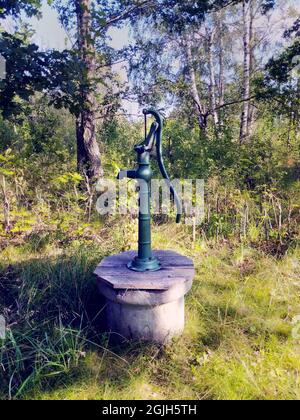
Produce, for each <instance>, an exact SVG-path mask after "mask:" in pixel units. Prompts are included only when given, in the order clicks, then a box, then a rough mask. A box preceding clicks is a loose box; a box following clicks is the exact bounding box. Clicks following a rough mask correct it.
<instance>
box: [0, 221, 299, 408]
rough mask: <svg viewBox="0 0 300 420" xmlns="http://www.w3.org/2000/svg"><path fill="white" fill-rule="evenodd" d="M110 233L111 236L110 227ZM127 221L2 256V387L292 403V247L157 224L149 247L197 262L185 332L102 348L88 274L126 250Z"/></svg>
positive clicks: (43, 395) (295, 288)
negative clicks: (278, 251) (275, 251)
mask: <svg viewBox="0 0 300 420" xmlns="http://www.w3.org/2000/svg"><path fill="white" fill-rule="evenodd" d="M112 231H113V232H114V235H113V239H112V238H111V236H110V232H112ZM134 241H135V228H134V227H132V229H128V226H126V227H124V226H123V225H122V226H118V228H117V227H116V226H114V227H109V226H108V227H107V228H101V230H99V232H97V231H96V237H95V238H93V239H90V240H87V239H84V240H83V239H78V238H77V239H75V240H71V239H70V240H69V241H67V244H62V243H60V242H58V241H57V240H55V238H54V239H53V238H52V239H51V240H50V239H49V240H44V239H43V241H42V242H41V243H39V240H38V239H37V237H36V236H34V237H33V238H31V239H30V238H29V239H27V241H26V242H25V243H24V244H21V245H20V244H19V245H16V246H12V245H10V246H7V247H6V248H5V249H3V250H2V251H1V253H0V276H1V277H0V292H1V294H0V313H3V314H4V315H5V317H6V319H7V320H8V324H9V330H8V334H7V338H6V340H5V341H3V342H2V344H1V342H0V346H1V345H2V347H0V379H1V380H0V393H1V397H2V398H22V399H32V398H33V399H131V398H136V399H217V400H218V399H232V400H237V399H239V400H240V399H242V400H248V399H250V400H251V399H261V400H264V399H292V400H294V399H299V398H300V358H299V351H300V340H298V339H297V336H295V334H294V335H293V334H292V331H293V328H294V327H295V326H294V325H293V322H292V321H293V319H294V317H295V316H297V315H299V314H300V304H299V291H300V280H299V279H300V263H299V261H300V259H299V257H300V250H299V249H297V248H295V249H291V250H290V251H289V253H288V254H287V255H286V256H285V257H284V258H282V259H280V260H278V259H275V258H274V257H271V256H268V255H266V254H264V253H261V252H259V251H258V250H257V249H252V248H250V247H248V246H246V245H241V244H237V243H236V244H234V243H230V242H224V243H214V244H213V243H208V242H205V241H201V240H199V241H198V242H196V243H192V242H191V236H190V234H189V232H188V231H187V230H185V228H180V227H173V225H172V226H170V225H162V226H159V227H156V228H155V233H154V244H155V247H156V248H158V247H159V248H161V249H170V248H171V249H174V250H178V251H180V252H182V253H184V254H186V255H188V256H190V257H192V258H193V259H194V262H195V265H196V269H197V270H196V271H197V275H196V278H195V282H194V286H193V289H192V291H191V292H190V294H189V295H188V296H187V299H186V309H187V315H186V318H187V323H186V329H185V333H184V335H183V336H182V337H180V338H178V339H176V340H174V342H173V343H172V344H169V345H167V346H166V347H159V346H155V345H143V344H141V343H125V345H124V346H122V347H120V348H114V347H112V346H111V345H110V344H109V336H108V334H107V333H105V331H103V312H102V309H103V305H104V303H103V301H101V299H100V297H98V294H97V292H96V289H95V283H94V280H93V276H92V272H93V269H94V268H95V265H96V264H97V263H98V262H99V261H100V260H101V258H102V257H103V256H104V255H108V254H111V253H113V252H119V251H121V250H125V249H129V248H131V247H133V246H134Z"/></svg>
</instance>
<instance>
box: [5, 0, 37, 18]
mask: <svg viewBox="0 0 300 420" xmlns="http://www.w3.org/2000/svg"><path fill="white" fill-rule="evenodd" d="M41 5H42V2H41V0H1V1H0V19H3V18H5V17H7V16H14V17H17V16H19V15H20V14H21V12H22V11H24V12H25V13H26V14H27V15H28V16H33V15H36V14H38V12H39V9H40V7H41Z"/></svg>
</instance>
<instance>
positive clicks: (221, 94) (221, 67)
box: [218, 15, 225, 106]
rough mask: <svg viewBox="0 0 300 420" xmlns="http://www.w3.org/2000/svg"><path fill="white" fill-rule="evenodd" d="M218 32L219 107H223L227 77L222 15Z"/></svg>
mask: <svg viewBox="0 0 300 420" xmlns="http://www.w3.org/2000/svg"><path fill="white" fill-rule="evenodd" d="M218 31H219V37H218V38H219V105H220V106H223V105H224V103H225V100H224V96H225V83H224V80H225V76H224V39H223V28H222V15H220V16H218Z"/></svg>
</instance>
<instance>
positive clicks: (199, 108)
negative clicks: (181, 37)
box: [185, 36, 207, 133]
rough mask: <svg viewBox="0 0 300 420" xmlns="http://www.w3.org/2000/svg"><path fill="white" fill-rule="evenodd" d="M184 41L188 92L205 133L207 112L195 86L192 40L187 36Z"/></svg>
mask: <svg viewBox="0 0 300 420" xmlns="http://www.w3.org/2000/svg"><path fill="white" fill-rule="evenodd" d="M185 42H186V55H187V65H188V75H189V83H190V94H191V97H192V99H193V101H194V104H195V111H196V114H197V118H198V124H199V127H200V130H201V131H202V132H203V133H206V129H207V113H206V110H205V107H204V105H203V104H202V102H201V99H200V94H199V90H198V87H197V79H196V72H195V68H194V60H193V53H192V42H191V39H190V38H189V37H188V36H187V38H186V40H185Z"/></svg>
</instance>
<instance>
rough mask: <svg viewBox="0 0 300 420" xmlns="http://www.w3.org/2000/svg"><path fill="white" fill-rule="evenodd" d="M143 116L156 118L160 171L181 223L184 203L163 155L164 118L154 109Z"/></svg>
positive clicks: (144, 111)
mask: <svg viewBox="0 0 300 420" xmlns="http://www.w3.org/2000/svg"><path fill="white" fill-rule="evenodd" d="M143 114H144V115H145V116H147V115H152V116H153V117H154V118H155V121H156V123H157V127H156V130H155V134H154V135H155V138H156V141H155V144H156V154H157V161H158V166H159V170H160V172H161V174H162V176H163V178H164V179H165V180H166V182H167V185H168V187H169V188H170V191H171V195H172V197H173V199H174V201H175V204H176V207H177V216H176V223H180V221H181V216H182V203H181V200H180V199H179V197H178V195H177V193H176V191H175V189H174V187H173V185H172V183H171V180H170V177H169V175H168V173H167V170H166V167H165V164H164V159H163V154H162V131H163V119H162V116H161V115H160V113H159V112H158V111H156V110H155V109H154V108H149V109H144V110H143ZM154 124H155V123H154ZM152 127H153V126H152ZM152 134H153V133H152Z"/></svg>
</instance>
